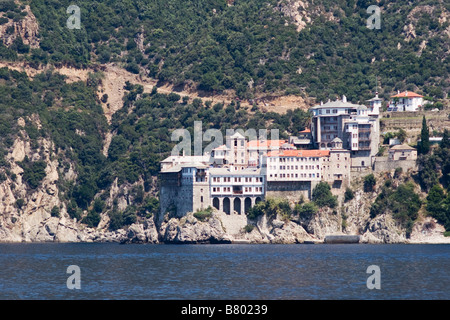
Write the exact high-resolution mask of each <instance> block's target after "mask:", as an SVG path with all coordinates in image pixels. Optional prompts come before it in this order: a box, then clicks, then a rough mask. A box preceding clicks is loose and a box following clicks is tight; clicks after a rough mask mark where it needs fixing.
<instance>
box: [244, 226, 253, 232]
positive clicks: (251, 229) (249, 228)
mask: <svg viewBox="0 0 450 320" xmlns="http://www.w3.org/2000/svg"><path fill="white" fill-rule="evenodd" d="M253 229H255V226H254V225H252V224H248V225H246V226H245V227H244V231H245V232H247V233H250V232H252V231H253Z"/></svg>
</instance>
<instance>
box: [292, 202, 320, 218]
mask: <svg viewBox="0 0 450 320" xmlns="http://www.w3.org/2000/svg"><path fill="white" fill-rule="evenodd" d="M317 210H318V209H317V206H316V205H315V204H314V202H307V203H304V204H296V205H295V208H294V213H295V214H298V216H299V217H300V218H304V219H310V218H312V217H313V216H314V215H315V214H316V213H317Z"/></svg>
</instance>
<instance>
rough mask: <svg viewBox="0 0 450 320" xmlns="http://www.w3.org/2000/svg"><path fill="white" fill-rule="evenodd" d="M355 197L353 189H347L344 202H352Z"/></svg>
mask: <svg viewBox="0 0 450 320" xmlns="http://www.w3.org/2000/svg"><path fill="white" fill-rule="evenodd" d="M354 197H355V195H354V193H353V191H352V189H350V188H349V187H347V189H345V193H344V202H348V201H350V200H352V199H353V198H354Z"/></svg>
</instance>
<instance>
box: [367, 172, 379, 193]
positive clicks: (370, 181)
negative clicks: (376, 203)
mask: <svg viewBox="0 0 450 320" xmlns="http://www.w3.org/2000/svg"><path fill="white" fill-rule="evenodd" d="M376 183H377V180H376V179H375V176H374V175H373V173H371V174H368V175H367V176H365V177H364V192H373V191H374V189H375V185H376Z"/></svg>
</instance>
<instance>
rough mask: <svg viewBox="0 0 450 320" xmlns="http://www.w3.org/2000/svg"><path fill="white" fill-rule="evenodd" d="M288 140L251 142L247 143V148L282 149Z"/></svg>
mask: <svg viewBox="0 0 450 320" xmlns="http://www.w3.org/2000/svg"><path fill="white" fill-rule="evenodd" d="M286 142H287V141H286V140H265V141H261V140H250V141H249V142H247V147H249V148H261V147H281V145H283V144H284V143H286Z"/></svg>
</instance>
